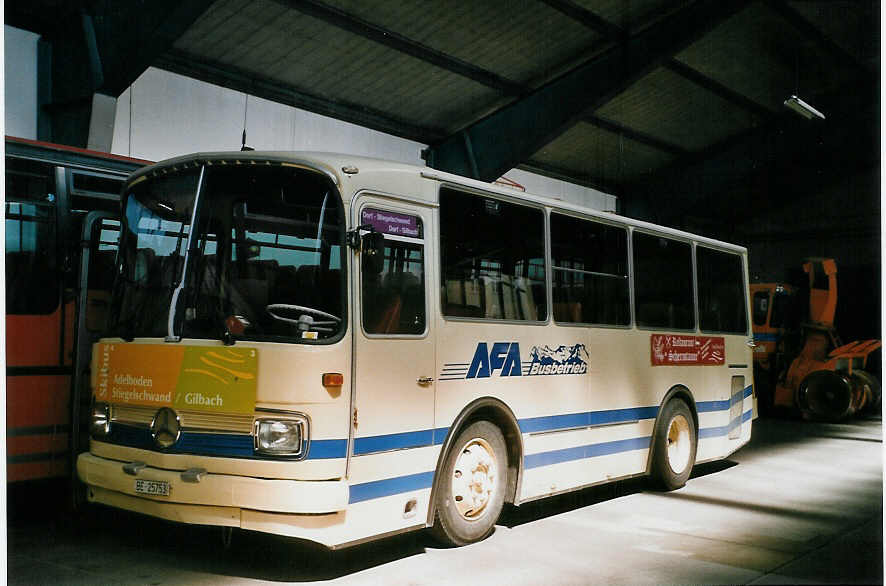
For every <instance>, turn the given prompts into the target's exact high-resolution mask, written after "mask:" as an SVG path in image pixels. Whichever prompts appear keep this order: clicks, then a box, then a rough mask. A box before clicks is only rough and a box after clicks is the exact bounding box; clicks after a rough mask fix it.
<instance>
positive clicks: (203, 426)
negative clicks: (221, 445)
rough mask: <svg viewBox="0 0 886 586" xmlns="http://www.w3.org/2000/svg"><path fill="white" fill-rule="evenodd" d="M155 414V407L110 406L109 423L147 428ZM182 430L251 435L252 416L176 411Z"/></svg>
mask: <svg viewBox="0 0 886 586" xmlns="http://www.w3.org/2000/svg"><path fill="white" fill-rule="evenodd" d="M156 413H157V408H156V407H143V406H139V405H111V421H112V422H118V423H126V424H129V425H135V426H139V427H142V426H143V427H149V426H150V425H151V421H152V420H153V418H154V414H156ZM176 413H178V416H179V418H180V419H181V426H182V429H189V430H194V431H202V432H217V433H243V434H250V433H252V424H253V417H252V415H233V414H230V413H207V412H205V411H176Z"/></svg>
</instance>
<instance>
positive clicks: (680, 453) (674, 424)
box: [651, 399, 698, 490]
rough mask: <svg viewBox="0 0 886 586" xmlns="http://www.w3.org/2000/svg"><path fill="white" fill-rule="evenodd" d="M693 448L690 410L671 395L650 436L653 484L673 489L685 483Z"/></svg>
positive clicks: (695, 446)
mask: <svg viewBox="0 0 886 586" xmlns="http://www.w3.org/2000/svg"><path fill="white" fill-rule="evenodd" d="M697 450H698V434H697V433H696V429H695V419H694V418H693V417H692V411H691V410H690V409H689V406H688V405H686V402H685V401H683V400H682V399H671V400H670V401H668V402H667V403H666V404H665V406H664V407H663V408H662V410H661V413H660V415H659V422H658V425H656V427H655V433H654V435H653V437H652V467H651V476H652V480H653V482H654V483H655V484H656V486H658V487H659V488H661V489H663V490H675V489H678V488H680V487H681V486H683V485H684V484H686V481H687V480H689V475H690V474H691V473H692V467H693V466H694V465H695V454H696V451H697Z"/></svg>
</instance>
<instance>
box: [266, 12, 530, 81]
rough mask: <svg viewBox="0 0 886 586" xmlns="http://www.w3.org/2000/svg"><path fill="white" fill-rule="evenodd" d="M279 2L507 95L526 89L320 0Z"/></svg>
mask: <svg viewBox="0 0 886 586" xmlns="http://www.w3.org/2000/svg"><path fill="white" fill-rule="evenodd" d="M275 1H276V2H277V3H279V4H281V5H283V6H286V7H287V8H291V9H293V10H297V11H299V12H301V13H302V14H305V15H307V16H311V17H313V18H316V19H318V20H322V21H323V22H325V23H327V24H330V25H332V26H335V27H338V28H340V29H342V30H345V31H348V32H349V33H353V34H355V35H359V36H361V37H363V38H366V39H369V40H371V41H375V42H376V43H379V44H381V45H384V46H386V47H388V48H390V49H394V50H396V51H399V52H401V53H404V54H406V55H409V56H410V57H415V58H416V59H420V60H422V61H424V62H425V63H430V64H432V65H436V66H437V67H440V68H442V69H445V70H447V71H450V72H452V73H456V74H458V75H461V76H463V77H467V78H469V79H472V80H474V81H476V82H478V83H481V84H483V85H485V86H487V87H490V88H492V89H495V90H498V91H500V92H503V93H505V94H507V95H520V94H522V93H523V91H524V89H523V86H521V85H520V84H519V83H517V82H514V81H511V80H509V79H506V78H504V77H502V76H500V75H498V74H496V73H493V72H491V71H487V70H486V69H483V68H481V67H477V66H476V65H473V64H472V63H468V62H467V61H462V60H461V59H458V58H456V57H453V56H452V55H448V54H446V53H443V52H442V51H438V50H437V49H434V48H432V47H429V46H427V45H424V44H422V43H419V42H418V41H415V40H413V39H409V38H407V37H404V36H403V35H401V34H399V33H397V32H394V31H392V30H389V29H386V28H383V27H380V26H378V25H376V24H373V23H371V22H368V21H366V20H363V19H361V18H359V17H357V16H355V15H353V14H350V13H348V12H345V11H344V10H340V9H339V8H335V7H334V6H329V5H328V4H324V3H323V2H318V1H317V0H275Z"/></svg>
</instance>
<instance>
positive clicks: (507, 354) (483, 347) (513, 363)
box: [440, 342, 590, 381]
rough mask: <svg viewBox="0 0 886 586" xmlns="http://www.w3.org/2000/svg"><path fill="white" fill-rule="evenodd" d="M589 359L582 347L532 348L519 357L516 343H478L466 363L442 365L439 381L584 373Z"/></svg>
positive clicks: (518, 344) (576, 345)
mask: <svg viewBox="0 0 886 586" xmlns="http://www.w3.org/2000/svg"><path fill="white" fill-rule="evenodd" d="M589 360H590V356H589V355H588V350H587V348H585V345H584V344H573V345H572V346H567V345H563V344H561V345H560V346H557V347H556V348H552V347H550V346H533V347H532V349H531V350H530V351H529V355H528V356H527V357H525V358H523V357H521V353H520V343H519V342H494V343H492V344H491V345H490V344H489V343H487V342H479V343H478V344H477V348H476V349H475V350H474V356H473V358H471V361H470V362H451V363H447V364H444V365H443V371H442V372H441V373H440V380H441V381H445V380H466V379H478V378H490V377H493V376H499V377H513V376H552V375H572V374H586V373H587V372H588V361H589Z"/></svg>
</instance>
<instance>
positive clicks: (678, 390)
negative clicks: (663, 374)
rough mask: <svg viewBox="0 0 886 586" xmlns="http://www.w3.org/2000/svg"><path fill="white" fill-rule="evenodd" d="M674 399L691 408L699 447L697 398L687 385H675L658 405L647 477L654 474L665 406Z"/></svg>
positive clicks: (650, 446) (648, 459)
mask: <svg viewBox="0 0 886 586" xmlns="http://www.w3.org/2000/svg"><path fill="white" fill-rule="evenodd" d="M672 399H682V400H683V401H684V402H685V403H686V405H687V406H688V407H689V412H690V413H692V421H693V423H694V424H695V443H696V445H698V409H697V408H696V406H695V397H694V396H693V394H692V391H690V390H689V387H687V386H686V385H682V384H677V385H674V386H672V387H671V388H670V389H669V390H668V392H667V393H665V396H664V398H663V399H662V400H661V403H659V405H658V413H656V414H655V425H654V426H653V428H652V436H651V437H650V438H649V453H648V454H647V455H646V474H647V475H648V474H650V473H651V472H652V459H653V457H654V456H655V454H653V450H654V449H655V438H656V435H657V434H658V431H659V428H660V427H661V426H662V425H664V423H662V420H661V412H662V411H663V410H664V406H665V405H667V404H668V401H671V400H672Z"/></svg>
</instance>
